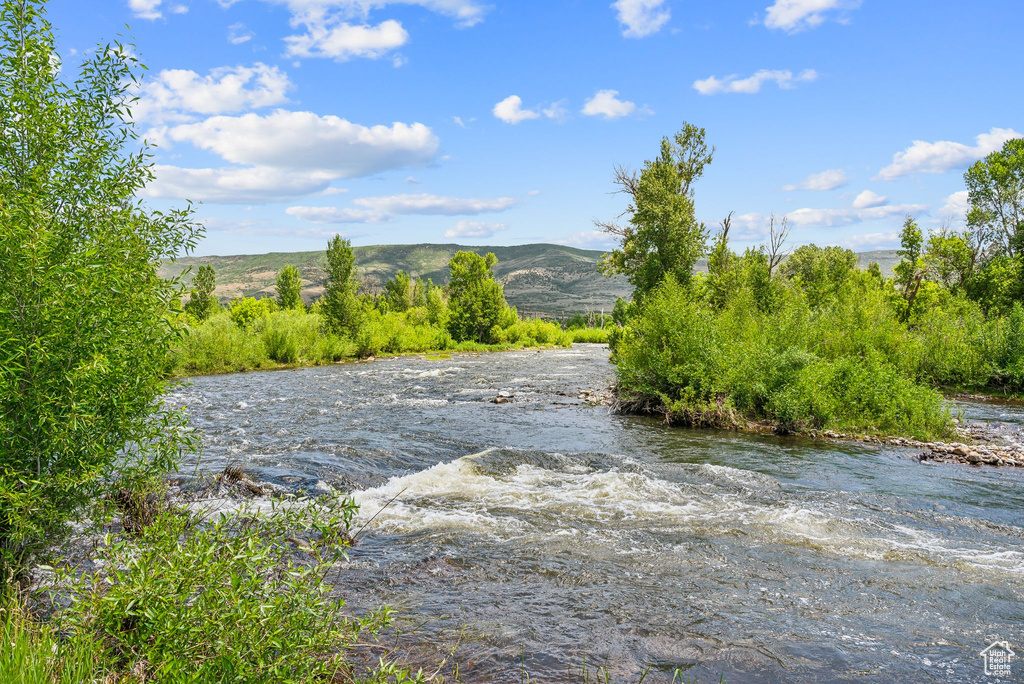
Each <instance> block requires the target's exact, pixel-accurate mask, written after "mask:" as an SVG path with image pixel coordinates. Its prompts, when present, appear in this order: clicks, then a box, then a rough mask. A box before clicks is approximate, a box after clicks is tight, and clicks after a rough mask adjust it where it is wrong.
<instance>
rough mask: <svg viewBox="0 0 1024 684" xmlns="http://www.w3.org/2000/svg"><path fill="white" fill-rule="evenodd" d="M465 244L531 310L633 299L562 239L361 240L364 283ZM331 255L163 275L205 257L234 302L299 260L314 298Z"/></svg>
mask: <svg viewBox="0 0 1024 684" xmlns="http://www.w3.org/2000/svg"><path fill="white" fill-rule="evenodd" d="M459 250H469V251H473V252H477V253H478V254H486V253H487V252H494V254H495V255H496V256H497V257H498V265H497V267H495V269H494V270H495V275H496V276H497V278H498V279H499V280H500V281H501V282H502V283H504V284H505V296H506V298H507V299H508V301H509V303H510V304H512V305H513V306H515V307H516V308H518V309H519V311H520V312H522V313H524V314H546V315H560V314H563V313H565V314H570V313H576V312H582V311H600V310H602V309H603V310H604V311H611V308H612V305H613V304H614V303H615V298H616V297H626V298H629V296H630V294H631V293H632V291H633V288H632V287H631V286H630V285H629V283H628V282H627V281H626V279H625V278H623V277H621V276H617V277H615V278H606V277H605V276H602V275H601V274H600V273H598V271H597V263H598V261H599V260H600V258H601V254H602V253H601V252H600V251H597V250H587V249H576V248H575V247H565V246H563V245H551V244H532V245H516V246H513V247H487V246H481V247H468V246H465V245H455V244H449V245H435V244H421V245H371V246H366V247H356V248H355V255H356V265H357V267H358V269H359V275H360V277H361V278H362V279H363V283H364V286H365V288H366V289H367V290H368V291H370V292H379V291H380V290H381V289H383V286H384V283H385V281H387V280H388V279H390V278H391V277H392V276H394V274H395V272H397V271H399V270H402V271H405V272H406V273H411V274H412V275H414V276H418V277H426V278H430V279H431V280H433V281H434V283H436V284H438V285H443V284H445V283H447V282H448V261H449V260H450V259H451V257H452V255H453V254H455V252H457V251H459ZM857 257H858V266H860V267H861V268H867V267H868V266H869V265H870V264H871V262H878V265H879V266H880V267H881V269H882V273H883V274H885V275H886V276H890V275H892V267H893V266H895V265H896V264H897V263H899V257H898V256H897V254H896V252H895V251H892V250H880V251H874V252H861V253H859V254H858V255H857ZM324 259H325V255H324V252H323V251H317V252H271V253H270V254H242V255H237V256H208V257H186V258H184V259H181V260H179V261H178V263H177V264H176V265H169V264H165V265H163V266H162V267H161V269H160V275H162V276H164V277H169V276H171V275H174V274H175V273H180V272H181V270H182V269H184V268H187V267H189V266H192V267H193V271H192V273H189V274H187V275H186V276H185V280H186V282H191V277H192V274H193V273H194V272H195V268H196V267H197V266H198V265H199V264H212V265H213V267H214V269H215V270H216V272H217V291H216V294H217V296H218V297H220V299H221V300H224V301H227V300H230V299H234V298H235V297H251V296H265V295H269V294H273V293H274V279H275V278H276V276H277V272H278V271H279V270H280V269H281V268H282V267H284V266H285V265H286V264H293V265H295V266H297V267H298V269H299V271H300V273H301V274H302V280H303V284H304V288H303V291H302V293H303V296H304V297H305V298H306V299H307V300H311V299H314V298H316V297H318V296H320V294H321V293H322V292H323V286H322V282H323V278H324ZM697 270H700V271H705V270H707V266H706V264H705V263H704V262H703V261H702V262H700V263H698V264H697Z"/></svg>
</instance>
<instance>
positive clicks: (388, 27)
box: [285, 19, 409, 62]
mask: <svg viewBox="0 0 1024 684" xmlns="http://www.w3.org/2000/svg"><path fill="white" fill-rule="evenodd" d="M408 40H409V33H408V32H407V31H406V30H405V29H404V28H402V25H401V24H400V23H399V22H397V21H395V20H394V19H388V20H386V21H382V22H381V23H380V24H377V25H376V26H372V25H370V24H349V23H346V22H341V23H339V24H333V25H329V26H328V25H325V24H311V25H309V26H308V28H307V32H306V33H305V34H303V35H297V36H288V37H287V38H285V43H286V44H287V46H288V47H287V50H286V52H287V54H288V55H290V56H292V57H330V58H333V59H336V60H338V61H339V62H343V61H346V60H349V59H351V58H353V57H365V58H369V59H376V58H378V57H383V56H384V55H386V54H387V53H388V52H390V51H392V50H394V49H395V48H399V47H402V46H403V45H405V44H406V42H407V41H408Z"/></svg>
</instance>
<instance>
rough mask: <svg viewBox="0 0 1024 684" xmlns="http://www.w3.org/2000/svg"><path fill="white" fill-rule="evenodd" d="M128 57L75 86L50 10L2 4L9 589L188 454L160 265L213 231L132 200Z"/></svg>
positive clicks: (4, 470) (170, 286)
mask: <svg viewBox="0 0 1024 684" xmlns="http://www.w3.org/2000/svg"><path fill="white" fill-rule="evenodd" d="M132 55H133V50H132V49H131V48H130V47H128V46H123V45H119V44H113V45H105V46H99V47H98V48H97V49H95V50H92V51H91V52H90V53H89V56H88V57H87V58H86V60H85V61H84V63H83V65H82V67H81V70H80V72H79V74H78V76H77V77H76V78H75V79H74V80H73V82H71V83H66V82H64V81H63V80H62V79H61V72H62V70H61V69H59V68H57V65H59V64H60V58H59V54H58V52H57V50H56V48H55V46H54V37H53V32H52V29H51V27H50V25H49V23H48V22H47V20H46V13H45V7H44V4H43V2H41V1H39V0H6V1H5V2H3V4H2V8H0V128H2V130H3V135H2V136H0V226H3V228H2V229H0V581H3V579H4V577H2V576H3V575H10V574H17V573H18V572H19V571H21V570H23V568H24V567H25V563H27V562H28V561H30V560H31V559H32V557H33V556H34V554H36V553H38V552H39V550H40V549H41V548H42V547H43V546H44V545H45V544H47V543H52V542H54V541H58V540H59V539H60V538H61V537H62V536H63V535H64V534H65V533H66V532H67V531H68V529H69V523H70V521H71V520H72V519H74V520H80V519H81V517H82V515H83V512H88V511H95V510H96V509H95V507H94V504H98V503H99V502H100V501H101V496H100V495H101V494H102V493H104V492H109V491H111V488H113V487H119V486H124V483H125V480H126V479H128V480H131V479H133V478H135V477H144V476H150V475H152V474H153V473H155V472H163V470H164V469H166V468H169V467H171V465H172V464H173V462H174V460H175V458H176V456H177V455H178V454H179V453H180V450H181V449H183V448H188V447H189V441H188V437H187V436H186V434H185V432H184V431H183V430H182V429H181V428H183V427H184V416H183V415H182V414H180V413H177V412H175V411H174V410H172V409H170V408H169V407H167V406H166V405H165V404H164V403H163V401H162V397H164V396H165V395H166V393H167V390H168V380H167V375H166V369H167V368H168V366H169V365H170V355H171V352H172V349H173V346H174V345H175V343H176V342H177V339H178V337H179V335H180V334H181V330H180V329H179V328H178V327H176V326H174V325H173V320H174V317H173V315H172V314H173V313H174V311H173V309H172V306H173V305H172V304H171V302H173V301H175V300H176V299H177V298H178V297H179V296H180V294H181V283H180V281H178V280H172V281H166V280H163V279H161V278H160V277H159V276H158V275H157V271H156V267H157V264H159V263H161V262H166V261H173V260H174V259H175V258H176V257H177V256H178V255H180V254H182V253H186V252H188V251H190V250H191V249H192V248H193V247H194V245H195V243H196V241H197V240H198V238H199V236H200V235H201V227H200V226H198V225H197V224H195V223H194V222H193V221H192V220H191V214H190V212H189V211H168V212H157V211H152V210H150V209H148V208H147V207H146V206H145V205H144V204H142V203H141V202H139V201H137V200H136V195H137V193H138V192H139V190H141V189H142V188H143V187H144V186H145V184H146V183H147V181H149V180H150V178H151V177H152V174H151V172H150V168H149V161H148V160H149V155H148V152H147V150H146V146H145V144H141V145H140V144H139V143H138V141H137V138H136V134H135V130H134V127H133V124H132V123H131V121H132V119H131V114H130V112H129V106H130V104H131V103H132V102H133V101H134V100H133V95H132V92H133V89H134V88H135V87H137V85H138V82H137V79H136V77H135V73H136V71H137V68H138V66H139V65H138V63H137V61H136V59H135V58H134V57H133V56H132Z"/></svg>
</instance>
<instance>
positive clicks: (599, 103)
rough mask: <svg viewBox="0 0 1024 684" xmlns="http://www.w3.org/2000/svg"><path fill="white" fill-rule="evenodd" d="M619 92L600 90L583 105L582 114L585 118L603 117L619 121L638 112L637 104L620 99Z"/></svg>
mask: <svg viewBox="0 0 1024 684" xmlns="http://www.w3.org/2000/svg"><path fill="white" fill-rule="evenodd" d="M618 95H619V91H618V90H599V91H597V93H595V94H594V96H593V97H592V98H590V99H589V100H587V101H586V102H585V103H584V104H583V109H582V110H580V113H581V114H583V115H584V116H603V117H604V118H606V119H618V118H619V117H622V116H629V115H630V114H632V113H633V112H634V111H635V110H636V104H635V103H633V102H628V101H625V100H620V99H619V98H618Z"/></svg>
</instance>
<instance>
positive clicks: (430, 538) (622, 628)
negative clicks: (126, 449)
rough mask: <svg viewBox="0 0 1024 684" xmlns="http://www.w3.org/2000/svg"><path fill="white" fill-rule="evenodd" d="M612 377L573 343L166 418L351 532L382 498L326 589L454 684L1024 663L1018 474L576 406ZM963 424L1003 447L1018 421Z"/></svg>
mask: <svg viewBox="0 0 1024 684" xmlns="http://www.w3.org/2000/svg"><path fill="white" fill-rule="evenodd" d="M612 376H613V370H612V367H611V366H610V365H609V363H608V353H607V349H606V348H604V347H601V346H596V345H578V346H576V347H575V348H573V349H570V350H559V351H545V352H511V353H502V354H490V355H483V356H473V355H455V356H453V357H452V358H450V359H440V360H430V359H426V358H422V357H418V358H416V357H405V358H396V359H387V360H381V361H378V362H376V363H353V364H343V365H337V366H331V367H323V368H310V369H302V370H294V371H277V372H262V373H248V374H240V375H227V376H215V377H204V378H197V379H195V380H194V381H193V382H194V384H193V385H192V386H190V387H187V388H183V389H181V390H180V391H179V392H178V394H177V397H178V399H179V400H180V401H182V402H183V403H185V404H186V405H187V406H188V407H189V410H190V413H191V415H192V419H193V422H194V424H195V425H196V426H197V427H199V428H200V429H201V430H202V431H203V432H204V433H205V436H206V452H205V454H204V456H203V461H202V467H203V468H204V469H210V470H216V469H219V468H220V467H223V465H224V464H225V463H227V462H244V463H246V464H248V466H249V468H250V470H251V471H253V472H254V473H255V475H256V477H258V478H260V479H263V480H269V481H273V482H277V483H279V484H286V485H288V486H290V487H294V488H296V489H301V490H316V489H324V488H328V487H334V488H337V489H340V490H342V491H345V492H350V493H352V494H353V496H354V497H355V499H356V500H357V501H358V502H359V503H360V504H361V506H362V510H361V513H360V521H366V520H369V519H370V517H371V516H372V515H374V514H375V513H378V511H380V509H381V507H383V506H384V505H385V504H386V503H387V502H388V501H389V500H391V499H392V498H393V497H397V498H396V500H395V501H394V502H393V503H392V504H391V505H389V506H387V507H386V508H384V510H383V511H382V512H380V513H379V515H377V517H376V518H375V519H374V520H373V521H372V522H371V523H370V524H369V526H368V528H367V532H366V533H364V535H363V536H362V537H361V541H360V543H359V544H358V545H357V547H356V548H355V550H354V553H353V554H352V561H351V567H350V568H349V570H348V571H347V572H346V573H345V574H344V575H343V579H342V591H343V592H345V594H346V595H347V596H349V597H350V598H351V599H352V602H353V604H354V605H356V606H365V607H369V606H372V605H375V604H376V603H379V602H384V601H386V602H387V603H389V604H390V605H392V606H393V607H395V608H396V610H397V612H399V613H401V614H402V615H404V616H406V617H407V618H408V620H407V622H406V623H405V624H406V625H407V629H408V631H410V632H411V633H414V638H422V639H428V640H429V639H431V638H433V639H437V640H446V643H450V641H451V640H452V638H453V637H452V635H453V634H455V633H457V632H461V633H462V637H461V646H460V648H459V650H458V652H457V659H460V660H461V662H462V674H463V677H464V678H465V679H466V681H504V682H512V681H520V679H521V677H522V672H521V668H522V667H524V666H525V670H526V671H528V672H529V673H530V675H532V676H533V677H536V678H538V679H540V681H564V680H567V679H569V677H568V675H567V672H569V671H570V670H575V671H578V670H579V669H580V668H581V666H582V664H583V663H584V659H586V662H587V663H591V664H593V663H597V664H607V665H608V666H609V667H610V671H611V674H612V675H613V676H615V677H617V678H621V679H623V680H626V681H636V679H637V678H638V677H639V674H640V673H641V672H642V671H643V670H644V669H645V668H647V667H648V666H651V667H652V670H651V674H650V675H649V676H648V681H656V680H662V681H666V680H667V678H668V677H670V676H671V673H672V672H673V671H674V670H675V669H676V668H681V669H682V670H683V671H684V672H686V673H687V675H688V676H689V677H691V678H692V679H693V680H695V681H709V682H711V681H713V682H717V681H719V678H720V676H722V675H724V678H725V680H726V681H728V682H752V681H769V682H773V681H778V682H783V681H787V682H788V681H815V682H818V681H854V680H858V681H859V680H870V681H879V682H897V681H898V682H911V681H913V682H929V681H935V682H973V681H980V680H984V679H986V678H985V676H984V675H983V670H982V660H981V658H980V656H979V652H980V651H981V650H982V649H984V648H985V647H986V646H987V645H988V644H989V643H990V642H992V641H994V640H995V639H997V638H999V639H1006V640H1008V641H1009V642H1010V645H1011V647H1016V646H1020V647H1022V648H1024V583H1022V581H1024V475H1022V474H1021V473H1019V472H1015V471H1011V470H1007V469H995V468H977V467H974V468H972V467H966V466H952V465H940V464H921V463H918V462H916V460H915V459H914V458H913V454H914V451H913V450H908V449H899V448H894V447H880V446H876V445H867V444H859V443H845V444H836V443H829V442H824V441H815V440H810V439H803V438H783V437H775V436H763V435H746V434H737V433H731V432H723V431H712V430H688V429H669V428H665V427H664V426H662V425H661V424H659V423H658V422H657V421H655V420H652V419H646V418H638V417H628V416H619V415H614V414H611V413H609V411H608V409H607V408H606V407H602V406H589V405H587V404H585V403H584V402H583V401H581V400H579V399H576V398H575V397H576V396H577V394H578V392H579V390H581V389H601V388H604V387H607V386H608V385H609V383H610V382H611V380H612ZM502 390H504V391H509V392H511V393H513V394H514V397H513V398H512V399H511V400H510V402H509V403H507V404H494V403H491V402H490V400H491V399H492V398H494V397H495V396H496V395H497V393H498V392H499V391H502ZM962 408H963V410H964V411H965V414H966V415H967V416H968V417H972V418H977V419H980V420H987V421H999V422H1001V424H1002V428H1001V429H1003V430H1004V431H1006V432H1008V433H1011V434H1017V435H1019V434H1020V431H1021V428H1022V426H1024V408H1021V407H1016V408H1013V407H1006V406H994V405H991V404H989V405H981V404H965V405H963V407H962ZM357 524H361V522H360V523H357ZM406 638H410V637H406ZM1017 668H1018V669H1019V670H1020V672H1019V673H1015V674H1018V675H1024V662H1021V663H1018V664H1017Z"/></svg>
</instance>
